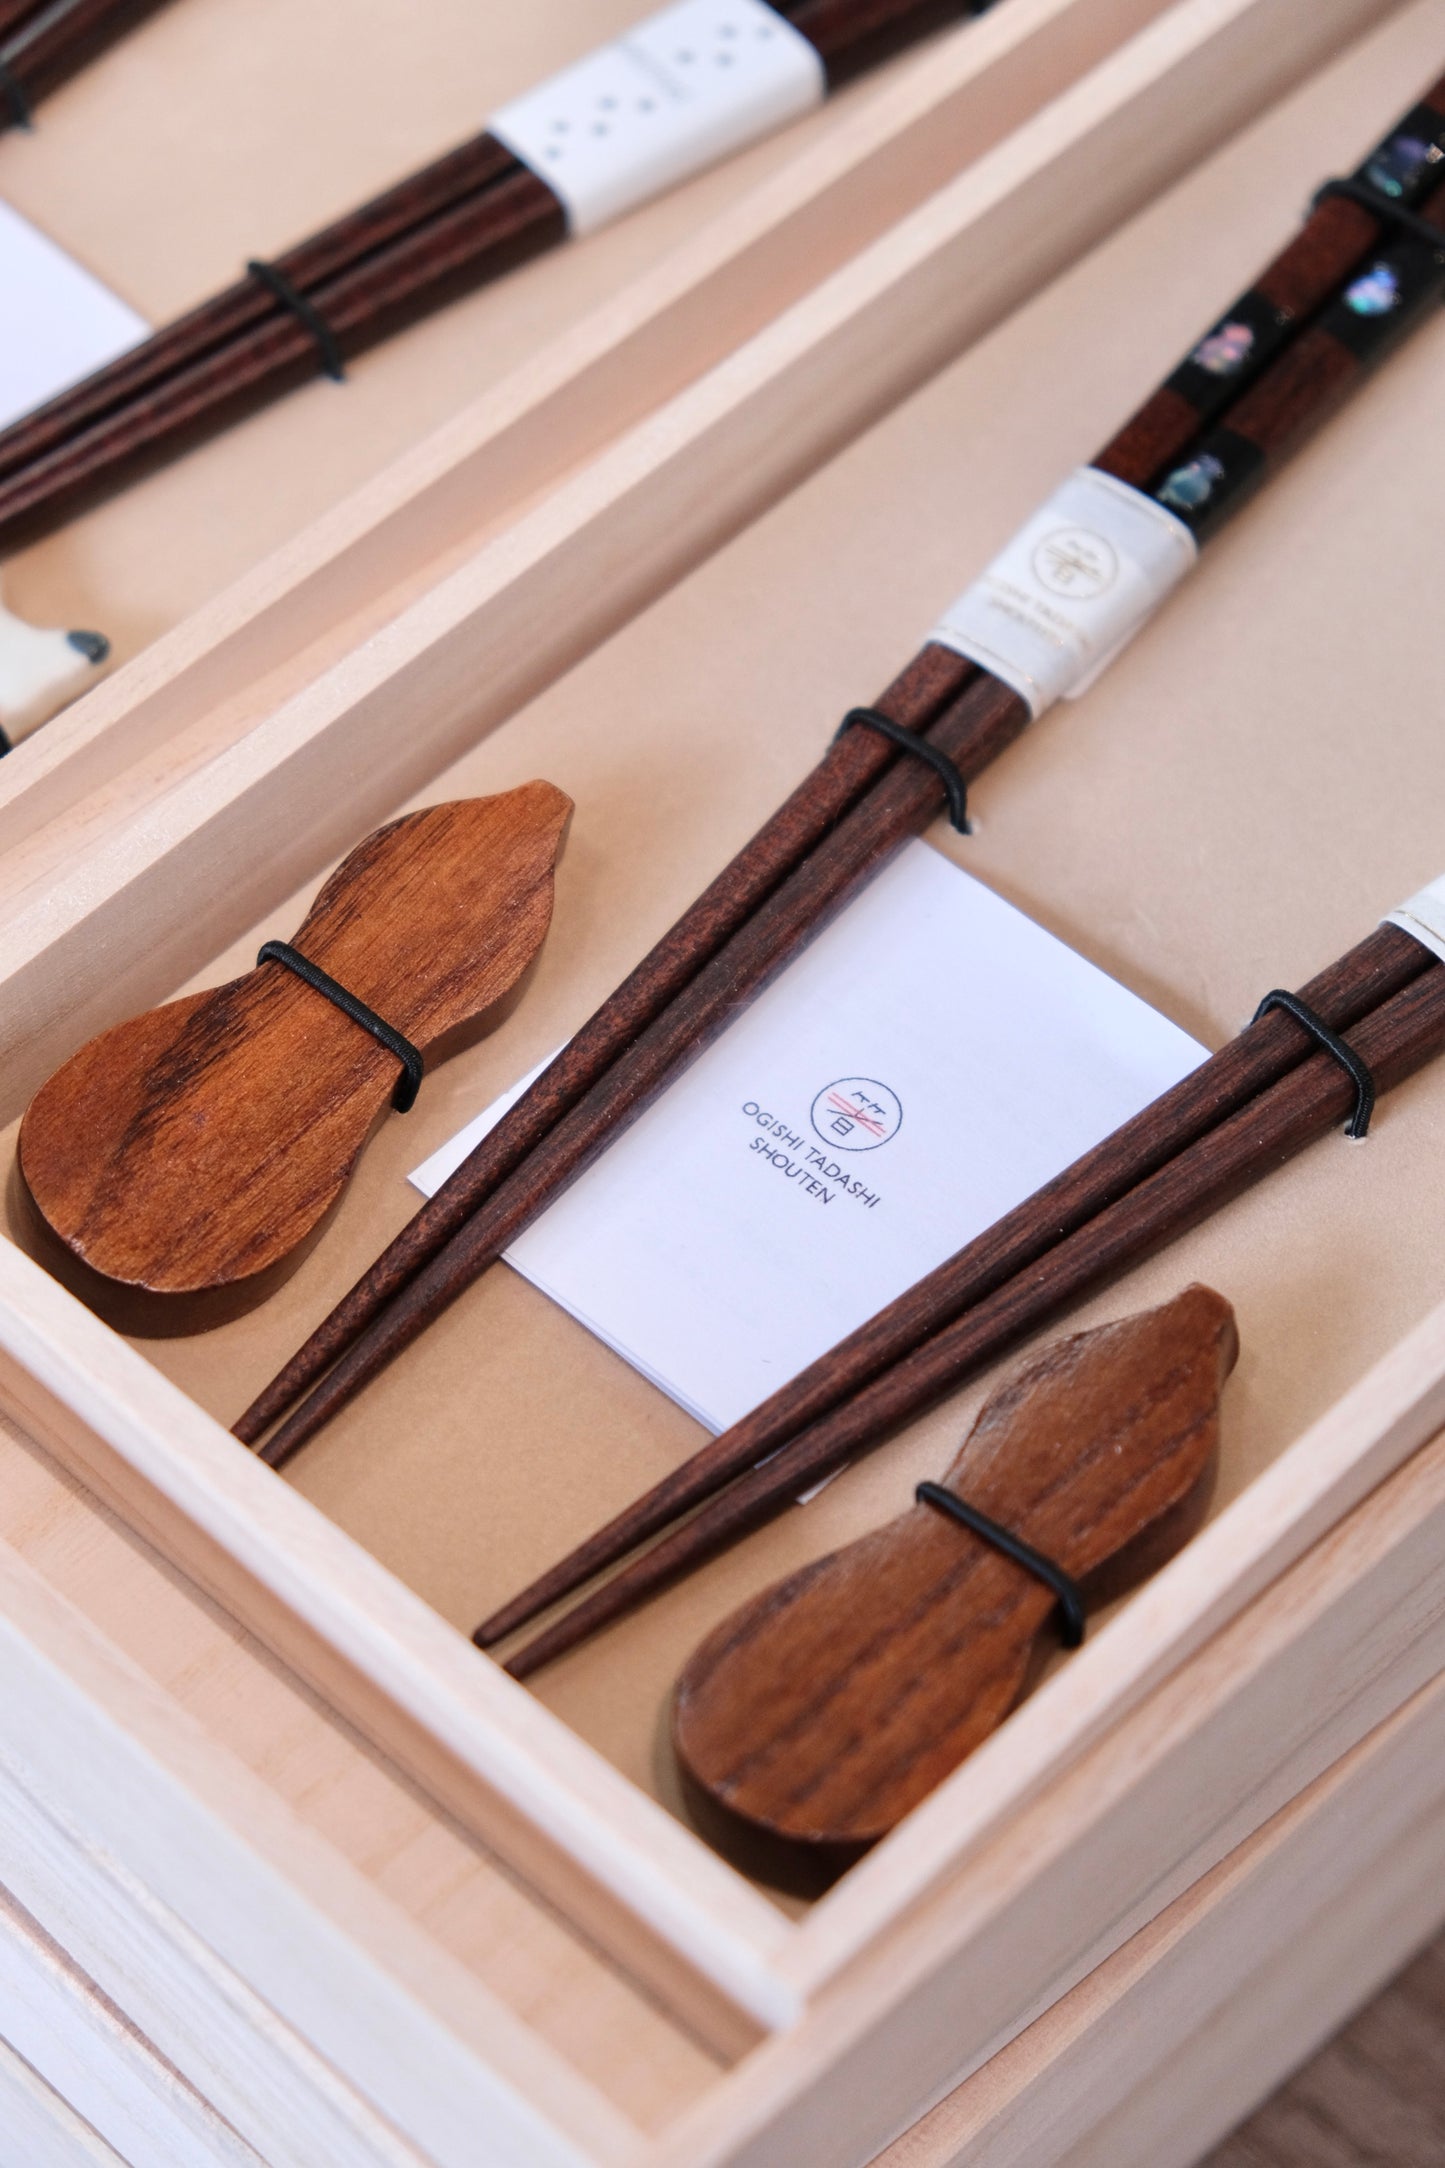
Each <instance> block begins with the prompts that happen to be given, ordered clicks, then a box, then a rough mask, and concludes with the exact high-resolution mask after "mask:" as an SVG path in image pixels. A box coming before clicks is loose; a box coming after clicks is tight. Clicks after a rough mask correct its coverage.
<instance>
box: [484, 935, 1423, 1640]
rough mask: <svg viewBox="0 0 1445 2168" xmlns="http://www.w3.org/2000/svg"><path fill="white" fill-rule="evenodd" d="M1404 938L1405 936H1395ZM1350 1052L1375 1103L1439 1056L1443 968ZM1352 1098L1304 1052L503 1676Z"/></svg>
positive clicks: (959, 1375)
mask: <svg viewBox="0 0 1445 2168" xmlns="http://www.w3.org/2000/svg"><path fill="white" fill-rule="evenodd" d="M1406 938H1408V937H1406ZM1350 1043H1351V1045H1352V1046H1353V1047H1354V1049H1355V1051H1356V1052H1357V1053H1358V1055H1359V1056H1360V1057H1361V1059H1362V1060H1363V1061H1365V1062H1366V1063H1367V1064H1368V1066H1369V1068H1370V1070H1371V1071H1372V1072H1373V1075H1374V1078H1375V1082H1376V1085H1377V1088H1378V1089H1379V1090H1380V1091H1381V1092H1384V1091H1387V1090H1388V1089H1390V1087H1391V1086H1393V1085H1395V1084H1398V1083H1400V1082H1402V1081H1403V1079H1404V1078H1405V1077H1407V1076H1409V1075H1410V1074H1411V1073H1412V1071H1414V1070H1416V1069H1418V1068H1420V1067H1421V1066H1422V1065H1423V1064H1424V1063H1425V1062H1427V1061H1429V1060H1431V1059H1432V1058H1433V1057H1434V1056H1435V1055H1436V1054H1438V1053H1440V1052H1441V1051H1442V1049H1445V967H1442V966H1441V965H1440V964H1438V963H1437V962H1435V960H1434V959H1433V958H1429V959H1428V961H1427V968H1426V969H1425V970H1424V971H1423V972H1422V973H1421V974H1420V975H1419V976H1418V977H1417V978H1416V979H1414V980H1413V981H1412V982H1411V983H1410V984H1408V985H1407V986H1405V987H1404V989H1403V990H1402V991H1401V992H1399V993H1397V994H1395V995H1393V996H1391V998H1390V999H1389V1000H1387V1001H1385V1002H1383V1003H1382V1004H1381V1005H1380V1006H1379V1007H1378V1008H1376V1009H1374V1010H1372V1011H1371V1012H1370V1014H1369V1015H1368V1016H1366V1017H1364V1018H1362V1019H1361V1020H1360V1021H1359V1022H1358V1023H1356V1025H1355V1026H1354V1028H1353V1030H1352V1031H1351V1033H1350ZM1354 1099H1355V1087H1354V1085H1353V1083H1352V1082H1351V1081H1350V1079H1349V1078H1348V1077H1347V1076H1346V1075H1345V1073H1344V1071H1343V1070H1342V1069H1341V1068H1340V1066H1339V1065H1338V1063H1337V1062H1336V1061H1335V1060H1334V1059H1333V1057H1332V1056H1330V1055H1328V1054H1324V1053H1315V1054H1312V1055H1311V1056H1310V1057H1309V1058H1308V1059H1307V1060H1305V1061H1304V1062H1302V1063H1301V1064H1300V1065H1299V1066H1298V1067H1297V1068H1294V1069H1292V1070H1290V1071H1289V1072H1288V1073H1287V1074H1286V1075H1285V1076H1284V1077H1282V1078H1281V1079H1280V1080H1279V1081H1278V1082H1277V1083H1275V1084H1273V1085H1271V1086H1270V1087H1269V1088H1268V1089H1267V1090H1265V1091H1263V1092H1261V1093H1258V1094H1257V1095H1256V1096H1255V1097H1254V1098H1252V1099H1251V1100H1249V1101H1248V1103H1247V1104H1246V1105H1245V1106H1243V1107H1242V1108H1240V1109H1239V1110H1238V1111H1237V1112H1236V1113H1234V1114H1232V1115H1231V1116H1229V1118H1228V1119H1226V1120H1225V1121H1223V1122H1221V1123H1220V1124H1219V1125H1218V1126H1217V1127H1215V1128H1213V1129H1212V1130H1210V1131H1209V1132H1208V1133H1207V1134H1206V1135H1204V1136H1203V1137H1200V1138H1199V1139H1198V1140H1197V1141H1196V1142H1195V1143H1193V1144H1192V1145H1190V1146H1189V1147H1187V1149H1186V1150H1184V1151H1183V1152H1181V1153H1179V1154H1178V1155H1177V1156H1176V1157H1175V1158H1173V1159H1171V1160H1169V1161H1168V1162H1167V1163H1166V1164H1165V1165H1164V1166H1163V1167H1161V1168H1159V1169H1158V1170H1157V1171H1156V1172H1155V1173H1154V1174H1153V1175H1151V1176H1150V1177H1148V1178H1147V1179H1146V1180H1145V1181H1143V1182H1141V1183H1139V1184H1138V1185H1137V1186H1136V1187H1135V1188H1132V1189H1130V1190H1129V1191H1127V1192H1126V1194H1125V1195H1124V1196H1123V1197H1121V1198H1119V1199H1118V1200H1117V1201H1116V1202H1115V1203H1114V1204H1112V1205H1110V1206H1108V1207H1106V1209H1105V1210H1104V1211H1102V1212H1100V1213H1098V1214H1097V1215H1096V1216H1095V1217H1094V1218H1093V1219H1091V1220H1090V1221H1089V1222H1088V1223H1087V1224H1086V1225H1084V1226H1083V1227H1081V1228H1079V1229H1077V1230H1076V1231H1075V1232H1074V1233H1073V1234H1071V1235H1069V1236H1067V1237H1066V1238H1065V1239H1064V1240H1063V1241H1062V1242H1060V1243H1058V1244H1056V1245H1055V1246H1054V1248H1052V1249H1051V1250H1049V1251H1048V1253H1047V1254H1046V1255H1045V1256H1044V1257H1043V1258H1042V1259H1040V1260H1039V1261H1038V1262H1037V1263H1036V1264H1034V1265H1032V1266H1030V1267H1027V1268H1025V1270H1023V1271H1022V1272H1019V1273H1016V1274H1015V1275H1014V1277H1013V1278H1012V1279H1010V1280H1009V1281H1007V1282H1006V1283H1005V1284H1004V1285H1003V1286H1002V1287H1000V1288H997V1289H996V1290H995V1291H994V1293H993V1294H991V1295H989V1296H987V1297H986V1298H985V1299H984V1300H983V1301H982V1302H980V1303H978V1304H976V1305H975V1306H974V1307H973V1308H972V1309H970V1310H969V1311H968V1312H967V1313H966V1314H965V1315H964V1316H963V1317H961V1318H959V1319H958V1320H957V1321H956V1322H955V1323H954V1324H953V1325H951V1326H949V1327H947V1328H946V1329H945V1330H944V1331H942V1332H939V1333H936V1334H935V1335H934V1336H933V1337H932V1338H931V1339H929V1340H927V1341H925V1342H924V1344H923V1345H922V1346H921V1347H919V1348H917V1349H916V1350H915V1351H914V1353H913V1354H911V1355H909V1356H907V1357H905V1359H904V1360H903V1361H902V1362H900V1363H898V1364H895V1365H894V1367H893V1368H892V1369H890V1370H887V1371H885V1372H883V1374H882V1375H881V1376H879V1377H877V1378H875V1379H874V1380H873V1382H872V1383H871V1384H870V1385H868V1386H866V1387H864V1388H863V1390H862V1391H861V1392H859V1393H857V1394H855V1395H854V1396H853V1397H852V1398H850V1399H849V1400H847V1401H845V1402H843V1403H842V1404H841V1405H840V1406H838V1407H836V1408H834V1409H833V1410H832V1412H831V1413H830V1414H828V1415H826V1416H824V1417H823V1418H822V1419H821V1420H820V1421H818V1422H817V1423H815V1424H813V1425H812V1426H811V1428H809V1429H807V1430H805V1431H802V1432H800V1433H799V1434H798V1436H796V1437H795V1438H794V1439H793V1440H792V1442H791V1443H790V1444H788V1445H786V1446H784V1448H783V1449H782V1451H781V1452H780V1453H778V1454H776V1455H775V1456H774V1458H773V1459H771V1460H770V1461H768V1462H767V1464H766V1465H765V1466H763V1467H761V1468H754V1469H753V1470H752V1471H751V1472H750V1473H749V1474H747V1475H745V1476H743V1477H741V1478H740V1479H739V1480H738V1481H737V1482H736V1483H734V1484H733V1485H732V1487H731V1488H730V1489H728V1490H726V1491H724V1492H722V1493H721V1494H720V1495H719V1496H718V1497H716V1498H714V1499H713V1500H712V1501H711V1503H709V1504H708V1505H705V1506H704V1507H703V1508H702V1510H701V1511H700V1512H699V1513H697V1514H696V1515H695V1516H694V1518H693V1519H692V1520H690V1521H686V1522H684V1523H683V1524H682V1526H681V1527H679V1528H677V1529H675V1530H674V1531H673V1532H672V1533H671V1534H669V1535H667V1536H664V1537H663V1539H662V1540H661V1542H659V1543H658V1544H656V1545H655V1546H654V1547H653V1548H652V1549H651V1550H650V1551H645V1552H643V1553H642V1555H641V1556H640V1557H638V1558H636V1559H634V1560H633V1561H632V1562H631V1563H630V1564H629V1565H627V1566H625V1567H624V1568H623V1569H622V1571H621V1572H620V1573H618V1574H616V1575H615V1576H614V1577H613V1578H612V1579H611V1580H610V1581H606V1582H604V1583H603V1584H602V1586H601V1587H600V1588H598V1589H597V1590H595V1591H594V1592H593V1594H592V1595H590V1596H588V1597H585V1598H584V1599H583V1601H582V1602H581V1603H579V1604H578V1605H576V1606H575V1607H574V1608H573V1609H572V1610H571V1611H568V1612H566V1613H565V1614H564V1615H563V1616H562V1617H561V1618H560V1619H558V1620H557V1621H555V1623H554V1624H553V1625H551V1626H549V1627H547V1628H545V1629H544V1631H543V1632H542V1633H540V1634H539V1635H537V1636H536V1638H535V1639H534V1640H532V1641H530V1642H529V1643H528V1644H527V1645H526V1647H525V1648H523V1649H521V1650H520V1651H519V1652H518V1653H517V1654H516V1655H515V1656H514V1657H513V1658H512V1659H511V1661H510V1662H509V1663H508V1665H507V1669H508V1670H509V1671H510V1672H511V1673H512V1675H513V1676H514V1677H515V1678H526V1677H528V1676H530V1675H531V1673H533V1672H534V1671H536V1670H538V1669H539V1668H540V1667H541V1666H542V1665H543V1664H545V1663H549V1662H551V1661H552V1660H553V1659H554V1658H555V1657H557V1656H560V1655H562V1654H564V1653H565V1652H566V1651H567V1650H568V1649H571V1648H575V1647H576V1646H577V1645H578V1644H579V1643H580V1642H582V1641H583V1640H586V1639H587V1638H589V1637H590V1636H591V1635H592V1634H594V1633H597V1632H598V1631H600V1630H601V1629H602V1628H603V1627H604V1626H607V1625H610V1624H612V1623H613V1622H614V1621H615V1620H617V1619H619V1618H621V1617H622V1616H624V1615H625V1614H626V1613H627V1612H629V1611H631V1610H633V1609H634V1608H635V1607H636V1606H637V1605H638V1604H639V1603H641V1602H643V1601H644V1600H645V1599H646V1598H647V1597H648V1596H651V1595H654V1594H656V1593H657V1592H658V1591H659V1590H661V1589H663V1588H665V1587H667V1586H668V1585H669V1584H670V1583H671V1582H673V1581H675V1580H677V1579H678V1578H680V1577H681V1576H682V1575H683V1574H686V1573H689V1572H691V1571H693V1570H694V1569H695V1568H696V1567H697V1566H699V1565H701V1564H702V1563H703V1562H704V1561H705V1560H706V1559H708V1558H711V1557H714V1556H715V1555H716V1554H717V1553H718V1552H719V1551H720V1550H722V1549H724V1548H726V1547H727V1546H728V1545H729V1544H731V1543H734V1542H736V1541H737V1540H738V1539H739V1538H740V1537H741V1536H744V1535H747V1534H748V1533H750V1532H751V1531H752V1530H753V1529H755V1528H759V1527H761V1526H762V1525H763V1523H764V1522H765V1521H767V1520H770V1519H771V1518H772V1517H773V1515H775V1514H776V1513H778V1512H780V1511H781V1510H782V1508H783V1507H785V1506H786V1505H787V1504H789V1502H790V1501H792V1500H793V1499H795V1498H796V1497H797V1496H798V1494H799V1492H800V1491H802V1490H805V1489H807V1488H808V1487H809V1486H810V1485H812V1484H814V1483H817V1482H819V1481H820V1480H821V1479H822V1478H823V1477H824V1476H825V1475H829V1474H831V1473H832V1472H833V1471H834V1470H835V1469H837V1468H841V1467H842V1466H844V1464H845V1463H846V1462H848V1461H850V1460H852V1459H854V1458H855V1457H856V1456H858V1455H859V1454H862V1453H865V1452H868V1451H870V1450H871V1449H872V1448H873V1447H874V1446H876V1445H878V1444H880V1443H881V1442H882V1441H883V1440H884V1439H885V1438H887V1437H889V1436H891V1435H892V1433H893V1432H894V1431H896V1430H897V1429H898V1428H899V1427H900V1426H901V1425H902V1424H904V1423H906V1422H908V1421H910V1420H911V1419H912V1418H913V1417H914V1416H916V1415H920V1414H922V1412H923V1411H924V1410H925V1409H926V1408H928V1407H930V1406H931V1405H933V1403H934V1402H936V1401H937V1400H939V1399H941V1398H942V1397H943V1396H944V1395H945V1394H947V1393H949V1392H952V1391H953V1390H954V1389H955V1388H956V1387H958V1386H959V1385H961V1384H963V1382H964V1381H965V1379H967V1378H968V1377H969V1376H971V1375H972V1374H974V1373H975V1372H976V1371H978V1370H979V1369H981V1368H982V1366H983V1365H984V1364H985V1363H988V1362H991V1361H992V1360H993V1359H994V1358H995V1357H996V1356H998V1355H1000V1354H1002V1353H1003V1352H1004V1351H1005V1349H1007V1348H1009V1347H1011V1346H1013V1345H1014V1344H1015V1343H1016V1342H1017V1341H1019V1340H1020V1339H1022V1338H1023V1337H1024V1336H1025V1334H1027V1333H1030V1332H1033V1331H1034V1330H1036V1329H1037V1328H1039V1327H1040V1326H1043V1325H1045V1324H1047V1323H1048V1322H1049V1321H1051V1320H1053V1319H1056V1318H1057V1317H1058V1316H1059V1314H1060V1313H1061V1312H1062V1311H1063V1310H1064V1309H1065V1308H1067V1307H1068V1305H1070V1304H1071V1303H1076V1302H1079V1301H1081V1300H1082V1299H1083V1298H1084V1297H1085V1296H1088V1295H1092V1294H1095V1293H1097V1292H1098V1291H1099V1290H1100V1289H1101V1288H1102V1287H1104V1286H1106V1285H1107V1284H1108V1283H1109V1282H1110V1281H1111V1280H1113V1279H1116V1278H1117V1277H1118V1276H1119V1275H1120V1274H1121V1273H1123V1272H1126V1271H1128V1270H1129V1269H1130V1268H1131V1267H1132V1266H1134V1265H1136V1264H1138V1263H1140V1262H1141V1261H1142V1260H1143V1259H1144V1258H1146V1257H1148V1256H1150V1255H1151V1254H1152V1253H1153V1252H1154V1251H1155V1250H1157V1249H1160V1248H1162V1247H1163V1246H1164V1245H1165V1244H1166V1243H1168V1242H1172V1241H1174V1240H1175V1239H1176V1238H1177V1237H1178V1236H1180V1235H1182V1234H1185V1233H1187V1232H1188V1231H1189V1229H1190V1228H1192V1227H1194V1226H1196V1225H1197V1224H1198V1223H1199V1221H1200V1220H1201V1219H1203V1218H1205V1217H1206V1216H1207V1215H1208V1214H1209V1213H1210V1212H1213V1211H1216V1210H1217V1209H1218V1208H1219V1207H1220V1206H1221V1205H1224V1204H1226V1203H1228V1201H1229V1200H1230V1199H1231V1198H1232V1197H1235V1196H1237V1195H1238V1194H1239V1193H1240V1191H1242V1190H1244V1189H1246V1188H1248V1187H1249V1186H1250V1185H1251V1184H1252V1183H1254V1182H1256V1181H1258V1180H1260V1179H1261V1178H1262V1177H1263V1176H1264V1175H1267V1174H1269V1173H1271V1172H1272V1171H1273V1170H1274V1169H1275V1168H1276V1167H1279V1166H1282V1165H1283V1164H1284V1163H1285V1162H1286V1161H1287V1160H1289V1159H1291V1158H1292V1157H1293V1156H1294V1155H1295V1153H1297V1152H1299V1151H1301V1150H1302V1149H1303V1148H1304V1146H1305V1145H1306V1144H1309V1143H1310V1142H1312V1141H1313V1140H1314V1139H1315V1138H1317V1137H1319V1136H1322V1135H1323V1134H1324V1133H1325V1132H1326V1131H1327V1130H1329V1129H1330V1128H1332V1127H1333V1126H1335V1125H1336V1124H1337V1123H1339V1122H1341V1121H1342V1120H1343V1119H1344V1117H1345V1116H1346V1115H1347V1114H1348V1113H1349V1112H1350V1111H1351V1109H1352V1107H1353V1105H1354Z"/></svg>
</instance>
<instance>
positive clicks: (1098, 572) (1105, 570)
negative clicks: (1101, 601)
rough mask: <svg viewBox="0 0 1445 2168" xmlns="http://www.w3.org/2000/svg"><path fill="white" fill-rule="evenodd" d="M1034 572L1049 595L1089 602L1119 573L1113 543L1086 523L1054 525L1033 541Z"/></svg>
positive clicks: (1116, 577)
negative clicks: (1082, 524) (1042, 536)
mask: <svg viewBox="0 0 1445 2168" xmlns="http://www.w3.org/2000/svg"><path fill="white" fill-rule="evenodd" d="M1033 567H1034V576H1035V578H1036V579H1037V580H1038V582H1039V585H1040V586H1041V587H1046V588H1047V589H1048V591H1049V593H1050V594H1051V595H1063V596H1065V597H1066V598H1067V600H1068V601H1070V602H1092V601H1093V600H1094V599H1095V597H1096V596H1098V595H1107V594H1108V592H1109V589H1110V588H1111V587H1112V586H1113V584H1114V582H1115V580H1117V579H1118V577H1119V559H1118V556H1117V555H1116V553H1115V550H1114V545H1113V543H1112V542H1110V541H1108V540H1107V539H1106V537H1105V536H1103V535H1101V534H1095V533H1094V532H1093V530H1092V529H1091V528H1088V527H1056V528H1055V529H1054V531H1053V533H1052V534H1046V535H1045V536H1044V538H1043V540H1042V542H1038V543H1036V544H1035V545H1034V555H1033Z"/></svg>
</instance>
